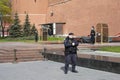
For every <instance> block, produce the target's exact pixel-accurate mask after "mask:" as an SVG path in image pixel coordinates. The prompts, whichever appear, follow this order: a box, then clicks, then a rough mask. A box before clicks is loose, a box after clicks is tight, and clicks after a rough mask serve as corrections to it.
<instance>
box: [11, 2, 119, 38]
mask: <svg viewBox="0 0 120 80" xmlns="http://www.w3.org/2000/svg"><path fill="white" fill-rule="evenodd" d="M12 5H13V7H12V8H13V12H16V11H17V12H18V13H19V15H20V19H21V22H23V21H24V18H25V17H24V16H25V13H28V14H29V15H30V21H31V23H35V24H36V26H37V28H38V29H39V28H40V26H39V24H45V23H54V22H56V23H61V22H64V23H65V25H64V26H63V33H64V34H68V33H69V32H74V33H75V34H76V35H78V36H87V35H89V34H90V29H91V26H96V25H97V24H98V23H105V24H108V28H109V36H114V35H115V34H117V33H120V0H36V2H35V0H12ZM51 13H52V14H53V15H52V16H51Z"/></svg>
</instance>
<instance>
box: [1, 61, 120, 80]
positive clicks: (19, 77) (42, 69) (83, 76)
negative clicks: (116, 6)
mask: <svg viewBox="0 0 120 80" xmlns="http://www.w3.org/2000/svg"><path fill="white" fill-rule="evenodd" d="M63 66H64V64H63V63H58V62H53V61H35V62H22V63H17V64H12V63H0V80H120V74H115V73H109V72H104V71H99V70H93V69H88V68H83V67H77V70H78V71H79V73H72V72H71V71H69V72H68V74H64V72H63V69H64V68H63Z"/></svg>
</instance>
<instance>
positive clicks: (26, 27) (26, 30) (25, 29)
mask: <svg viewBox="0 0 120 80" xmlns="http://www.w3.org/2000/svg"><path fill="white" fill-rule="evenodd" d="M30 29H31V25H30V22H29V16H28V14H27V15H26V19H25V22H24V25H23V35H24V36H30V31H31V30H30Z"/></svg>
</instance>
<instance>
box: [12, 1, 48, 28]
mask: <svg viewBox="0 0 120 80" xmlns="http://www.w3.org/2000/svg"><path fill="white" fill-rule="evenodd" d="M47 7H48V0H36V2H35V0H12V10H13V15H14V13H15V12H17V13H18V14H19V18H20V20H21V24H23V22H24V21H25V16H26V13H28V15H29V17H30V22H31V24H35V25H36V27H37V28H38V30H40V29H39V28H40V26H39V24H43V23H46V11H47Z"/></svg>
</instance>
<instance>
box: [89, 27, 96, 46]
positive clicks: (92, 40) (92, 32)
mask: <svg viewBox="0 0 120 80" xmlns="http://www.w3.org/2000/svg"><path fill="white" fill-rule="evenodd" d="M90 36H91V43H92V44H94V43H95V29H94V26H92V28H91V32H90Z"/></svg>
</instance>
